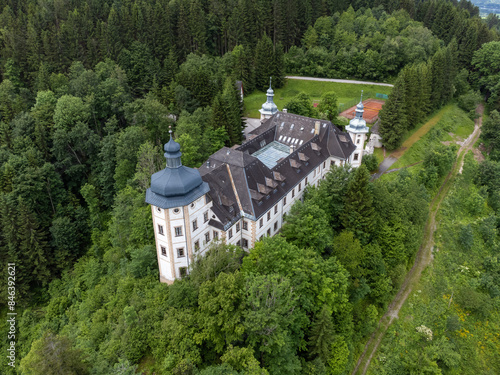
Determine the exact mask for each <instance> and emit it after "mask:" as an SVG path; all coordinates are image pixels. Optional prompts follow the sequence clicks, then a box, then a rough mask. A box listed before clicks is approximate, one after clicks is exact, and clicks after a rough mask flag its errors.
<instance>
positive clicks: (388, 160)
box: [371, 156, 398, 181]
mask: <svg viewBox="0 0 500 375" xmlns="http://www.w3.org/2000/svg"><path fill="white" fill-rule="evenodd" d="M397 161H398V159H397V158H395V157H393V156H388V157H386V158H385V159H384V160H383V161H382V163H380V165H379V167H378V172H377V173H375V174H374V175H373V176H372V178H371V179H372V181H373V180H376V179H377V178H379V177H380V176H382V175H383V174H384V173H385V171H387V170H388V169H389V168H390V167H391V166H392V165H393V164H394V163H395V162H397Z"/></svg>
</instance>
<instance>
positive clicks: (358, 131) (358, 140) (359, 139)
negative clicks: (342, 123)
mask: <svg viewBox="0 0 500 375" xmlns="http://www.w3.org/2000/svg"><path fill="white" fill-rule="evenodd" d="M364 111H365V110H364V106H363V91H361V100H360V101H359V103H358V105H357V106H356V116H355V117H354V118H353V119H352V120H351V121H349V125H347V126H346V128H345V130H346V131H347V132H348V133H349V135H350V136H351V139H352V143H354V145H355V146H356V150H354V152H353V153H352V154H351V156H350V158H349V162H350V163H351V165H352V166H353V167H359V166H360V165H361V160H362V159H363V149H364V144H365V141H366V136H367V134H368V132H369V131H370V129H369V128H368V126H366V120H365V119H364V118H363V112H364Z"/></svg>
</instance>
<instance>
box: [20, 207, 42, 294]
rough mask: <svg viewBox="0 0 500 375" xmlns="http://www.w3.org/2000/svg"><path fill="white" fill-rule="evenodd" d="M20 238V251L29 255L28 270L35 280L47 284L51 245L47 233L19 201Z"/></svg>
mask: <svg viewBox="0 0 500 375" xmlns="http://www.w3.org/2000/svg"><path fill="white" fill-rule="evenodd" d="M18 210H19V215H18V218H17V219H18V239H19V252H20V253H21V254H24V255H25V256H26V257H27V262H26V263H27V265H29V270H26V271H28V272H29V273H30V274H31V275H32V278H33V281H36V282H37V283H40V284H41V285H46V284H47V283H48V282H49V281H50V271H49V261H48V256H50V254H49V251H50V250H49V247H48V244H47V233H46V232H45V231H44V230H43V229H42V228H40V227H39V224H38V222H37V220H36V217H35V215H34V214H33V213H32V212H29V210H28V208H27V207H26V206H25V205H24V204H23V202H22V201H21V200H20V201H19V207H18Z"/></svg>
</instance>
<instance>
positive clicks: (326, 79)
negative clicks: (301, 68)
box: [286, 76, 394, 87]
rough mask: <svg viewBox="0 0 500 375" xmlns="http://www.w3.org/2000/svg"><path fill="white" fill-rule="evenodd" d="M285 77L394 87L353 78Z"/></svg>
mask: <svg viewBox="0 0 500 375" xmlns="http://www.w3.org/2000/svg"><path fill="white" fill-rule="evenodd" d="M286 78H288V79H302V80H304V81H322V82H337V83H353V84H355V85H374V86H388V87H394V85H391V84H390V83H379V82H366V81H355V80H350V79H335V78H316V77H299V76H286Z"/></svg>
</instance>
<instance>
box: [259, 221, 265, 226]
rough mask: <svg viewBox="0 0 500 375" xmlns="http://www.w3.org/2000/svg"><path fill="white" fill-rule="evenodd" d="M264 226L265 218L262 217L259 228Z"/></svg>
mask: <svg viewBox="0 0 500 375" xmlns="http://www.w3.org/2000/svg"><path fill="white" fill-rule="evenodd" d="M263 226H264V219H260V221H259V228H262V227H263Z"/></svg>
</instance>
